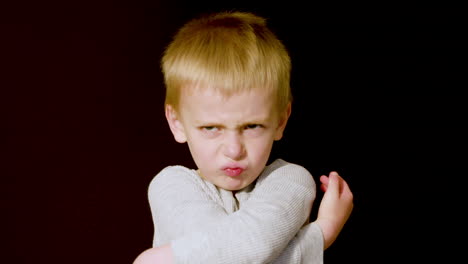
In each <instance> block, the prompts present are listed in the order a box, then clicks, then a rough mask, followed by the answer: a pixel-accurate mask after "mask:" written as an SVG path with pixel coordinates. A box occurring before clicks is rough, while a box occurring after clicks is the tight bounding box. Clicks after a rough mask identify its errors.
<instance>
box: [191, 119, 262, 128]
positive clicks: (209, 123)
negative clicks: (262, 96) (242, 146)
mask: <svg viewBox="0 0 468 264" xmlns="http://www.w3.org/2000/svg"><path fill="white" fill-rule="evenodd" d="M267 122H268V118H264V119H252V120H248V121H247V122H242V123H238V124H236V127H245V126H247V125H252V124H265V123H267ZM195 124H196V125H197V126H213V127H225V125H224V124H222V123H220V122H215V121H201V120H195Z"/></svg>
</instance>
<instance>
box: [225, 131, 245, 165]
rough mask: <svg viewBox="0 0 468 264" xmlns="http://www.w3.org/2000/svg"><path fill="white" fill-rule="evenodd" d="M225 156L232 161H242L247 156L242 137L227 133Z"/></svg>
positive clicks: (235, 133)
mask: <svg viewBox="0 0 468 264" xmlns="http://www.w3.org/2000/svg"><path fill="white" fill-rule="evenodd" d="M223 154H224V155H225V156H226V157H228V158H230V159H231V160H240V159H242V158H243V157H244V155H245V147H244V143H243V139H242V135H240V134H239V133H238V132H233V131H230V132H229V133H226V135H225V140H224V144H223Z"/></svg>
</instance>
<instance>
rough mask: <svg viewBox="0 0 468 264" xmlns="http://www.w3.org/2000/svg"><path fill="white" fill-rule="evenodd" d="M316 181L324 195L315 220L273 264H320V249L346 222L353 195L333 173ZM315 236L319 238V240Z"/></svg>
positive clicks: (327, 244) (325, 247) (351, 207)
mask: <svg viewBox="0 0 468 264" xmlns="http://www.w3.org/2000/svg"><path fill="white" fill-rule="evenodd" d="M320 181H321V182H322V185H321V189H322V191H324V192H325V194H324V196H323V199H322V201H321V203H320V208H319V213H318V216H317V220H316V221H315V222H313V223H310V224H308V225H306V226H305V227H303V228H302V229H301V230H300V231H299V232H298V234H297V235H296V237H295V238H294V239H293V240H291V242H290V244H289V245H288V247H287V248H286V250H285V251H284V252H282V254H281V255H280V257H278V258H277V259H276V260H275V261H274V262H273V263H274V264H289V263H323V250H325V249H327V248H328V247H330V246H331V244H332V243H333V242H334V241H335V240H336V238H337V236H338V234H339V233H340V232H341V230H342V228H343V226H344V224H345V223H346V221H347V220H348V219H349V216H350V214H351V211H352V209H353V194H352V193H351V190H350V189H349V186H348V184H347V183H346V181H344V179H343V178H341V177H340V176H339V175H338V174H337V173H336V172H331V173H330V176H329V177H327V176H325V175H322V176H321V177H320ZM317 237H320V238H322V237H323V241H322V239H319V240H317ZM298 260H300V261H298Z"/></svg>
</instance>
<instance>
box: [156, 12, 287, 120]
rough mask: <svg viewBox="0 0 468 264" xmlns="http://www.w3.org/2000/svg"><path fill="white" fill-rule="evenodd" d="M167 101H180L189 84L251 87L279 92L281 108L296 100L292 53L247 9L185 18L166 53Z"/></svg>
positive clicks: (223, 89)
mask: <svg viewBox="0 0 468 264" xmlns="http://www.w3.org/2000/svg"><path fill="white" fill-rule="evenodd" d="M161 66H162V71H163V74H164V81H165V85H166V101H165V103H166V104H170V105H172V106H173V107H174V108H175V109H178V106H179V97H180V93H181V89H182V87H184V86H189V85H190V86H197V87H208V86H209V87H211V88H215V89H218V90H219V91H221V92H222V94H224V95H227V96H229V95H231V94H233V93H236V92H240V91H245V90H249V89H257V88H262V89H267V90H266V92H270V91H271V92H273V94H276V100H277V106H278V108H277V109H278V110H279V111H282V110H284V109H286V106H287V104H288V103H289V102H290V101H291V100H292V96H291V88H290V71H291V61H290V57H289V54H288V52H287V50H286V48H285V47H284V45H283V44H282V43H281V41H280V40H279V39H278V38H277V37H276V36H275V34H274V33H273V32H272V31H271V30H270V29H269V28H268V27H267V26H266V20H265V19H264V18H262V17H259V16H257V15H254V14H252V13H248V12H238V11H235V12H220V13H216V14H211V15H208V16H204V17H199V18H197V19H193V20H192V21H189V22H188V23H186V24H185V25H184V26H183V27H182V28H180V30H179V31H178V32H177V34H176V35H175V36H174V38H173V40H172V42H171V43H170V44H169V46H168V47H167V49H166V50H165V52H164V55H163V58H162V65H161Z"/></svg>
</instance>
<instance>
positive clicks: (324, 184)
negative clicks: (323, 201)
mask: <svg viewBox="0 0 468 264" xmlns="http://www.w3.org/2000/svg"><path fill="white" fill-rule="evenodd" d="M328 181H329V179H328V177H327V176H325V175H322V176H320V182H321V183H322V184H321V185H320V190H322V191H324V192H326V191H327V189H328Z"/></svg>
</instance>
